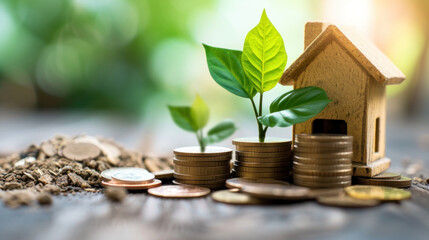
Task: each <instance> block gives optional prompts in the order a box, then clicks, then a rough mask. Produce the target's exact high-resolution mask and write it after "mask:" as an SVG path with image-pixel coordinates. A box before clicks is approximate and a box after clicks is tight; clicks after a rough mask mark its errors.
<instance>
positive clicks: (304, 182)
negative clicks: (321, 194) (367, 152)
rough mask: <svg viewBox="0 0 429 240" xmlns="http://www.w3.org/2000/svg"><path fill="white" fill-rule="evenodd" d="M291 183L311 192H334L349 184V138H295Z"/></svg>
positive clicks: (324, 135)
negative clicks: (318, 189) (319, 189)
mask: <svg viewBox="0 0 429 240" xmlns="http://www.w3.org/2000/svg"><path fill="white" fill-rule="evenodd" d="M294 154H295V155H294V157H293V181H294V183H295V184H296V185H299V186H304V187H312V188H336V187H345V186H350V185H351V183H352V156H353V136H346V135H330V134H298V135H296V136H295V142H294Z"/></svg>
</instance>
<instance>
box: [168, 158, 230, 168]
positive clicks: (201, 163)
mask: <svg viewBox="0 0 429 240" xmlns="http://www.w3.org/2000/svg"><path fill="white" fill-rule="evenodd" d="M229 161H230V160H226V161H183V160H178V159H174V160H173V163H174V164H175V165H179V166H186V167H221V166H226V165H229Z"/></svg>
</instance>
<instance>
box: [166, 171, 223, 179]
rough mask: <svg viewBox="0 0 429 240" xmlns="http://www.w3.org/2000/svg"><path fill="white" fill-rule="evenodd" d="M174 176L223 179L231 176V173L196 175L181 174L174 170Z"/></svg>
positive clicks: (177, 177)
mask: <svg viewBox="0 0 429 240" xmlns="http://www.w3.org/2000/svg"><path fill="white" fill-rule="evenodd" d="M173 176H174V178H176V179H188V180H222V179H226V178H229V177H231V173H227V174H219V175H203V176H195V175H189V174H181V173H177V172H174V173H173Z"/></svg>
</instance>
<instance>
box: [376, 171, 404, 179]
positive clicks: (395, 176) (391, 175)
mask: <svg viewBox="0 0 429 240" xmlns="http://www.w3.org/2000/svg"><path fill="white" fill-rule="evenodd" d="M371 178H372V179H400V178H401V174H400V173H392V172H384V173H380V174H378V175H375V176H373V177H371Z"/></svg>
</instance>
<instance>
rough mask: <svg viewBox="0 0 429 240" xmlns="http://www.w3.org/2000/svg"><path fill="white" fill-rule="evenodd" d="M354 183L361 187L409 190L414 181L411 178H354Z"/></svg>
mask: <svg viewBox="0 0 429 240" xmlns="http://www.w3.org/2000/svg"><path fill="white" fill-rule="evenodd" d="M353 183H356V184H360V185H374V186H385V187H399V188H408V187H411V183H412V180H411V178H409V177H401V178H400V179H376V178H363V177H356V178H353Z"/></svg>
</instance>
